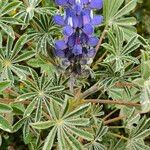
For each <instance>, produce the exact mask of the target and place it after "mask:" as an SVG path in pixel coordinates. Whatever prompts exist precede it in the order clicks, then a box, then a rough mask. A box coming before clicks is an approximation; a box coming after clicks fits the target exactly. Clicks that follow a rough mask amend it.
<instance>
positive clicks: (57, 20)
mask: <svg viewBox="0 0 150 150" xmlns="http://www.w3.org/2000/svg"><path fill="white" fill-rule="evenodd" d="M54 22H55V23H56V24H58V25H60V26H63V25H64V24H65V22H64V19H63V17H62V16H61V15H56V16H54Z"/></svg>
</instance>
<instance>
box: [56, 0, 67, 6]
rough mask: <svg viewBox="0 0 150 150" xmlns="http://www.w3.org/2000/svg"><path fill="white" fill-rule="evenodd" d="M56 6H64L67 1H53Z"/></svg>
mask: <svg viewBox="0 0 150 150" xmlns="http://www.w3.org/2000/svg"><path fill="white" fill-rule="evenodd" d="M55 3H56V5H58V6H65V5H66V4H67V0H55Z"/></svg>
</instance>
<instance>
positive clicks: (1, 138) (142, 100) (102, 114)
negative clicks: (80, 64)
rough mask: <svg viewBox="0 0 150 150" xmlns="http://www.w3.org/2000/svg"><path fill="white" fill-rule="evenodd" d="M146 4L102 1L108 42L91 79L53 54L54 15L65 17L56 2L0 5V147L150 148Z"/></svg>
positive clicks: (5, 1)
mask: <svg viewBox="0 0 150 150" xmlns="http://www.w3.org/2000/svg"><path fill="white" fill-rule="evenodd" d="M147 1H149V0H147ZM147 1H146V0H103V10H102V11H103V16H104V21H103V24H102V25H101V26H100V27H98V28H97V29H96V34H97V36H99V37H100V42H102V44H101V45H100V47H99V50H98V52H97V54H96V56H95V58H94V59H93V63H92V64H91V66H85V67H87V68H88V69H89V70H90V72H88V73H87V75H86V76H85V74H84V75H83V76H82V75H80V76H73V75H72V74H69V73H68V72H67V70H64V68H63V67H62V66H60V65H59V59H58V58H56V57H55V55H54V46H53V45H54V41H55V39H59V38H61V36H62V34H61V30H60V28H59V27H58V26H57V25H55V24H54V22H53V16H54V15H55V14H56V13H57V12H59V13H62V12H63V10H62V9H61V8H57V6H56V5H55V3H54V1H49V0H1V1H0V149H2V150H5V149H8V148H9V149H10V148H13V149H16V150H21V149H29V150H41V149H42V150H50V149H54V150H57V149H58V150H83V149H85V150H107V149H108V150H124V149H125V150H133V149H134V150H149V149H150V142H149V135H150V119H149V112H150V45H149V40H148V39H149V37H148V33H145V31H148V30H149V29H144V32H142V31H143V30H142V31H141V30H139V27H140V26H141V24H142V25H144V26H147V25H148V22H147V21H148V20H146V21H145V22H143V20H141V19H139V14H143V12H144V10H141V11H139V8H141V7H142V8H143V7H144V6H145V3H146V2H147ZM142 3H143V4H144V5H142ZM145 7H146V8H147V7H148V6H145ZM96 13H97V14H102V12H99V11H97V12H96ZM148 13H149V12H147V11H146V16H143V17H144V18H147V14H148ZM135 17H137V19H139V20H138V21H139V22H138V24H137V20H136V18H135ZM136 24H137V25H136ZM138 32H139V33H138ZM141 34H142V35H141ZM143 35H144V37H142V36H143ZM146 38H147V39H146ZM87 97H88V99H86V98H87ZM98 103H105V104H108V105H105V106H104V107H103V106H102V105H100V104H98ZM109 103H110V105H109ZM112 104H113V105H112ZM143 114H144V115H143ZM119 120H120V121H119ZM116 121H118V122H116ZM16 135H19V136H16ZM12 137H15V138H12ZM118 139H120V140H118ZM8 141H9V142H8ZM18 143H19V144H20V143H21V144H22V146H21V147H18V146H17V145H18ZM23 143H24V144H23ZM26 147H27V148H26Z"/></svg>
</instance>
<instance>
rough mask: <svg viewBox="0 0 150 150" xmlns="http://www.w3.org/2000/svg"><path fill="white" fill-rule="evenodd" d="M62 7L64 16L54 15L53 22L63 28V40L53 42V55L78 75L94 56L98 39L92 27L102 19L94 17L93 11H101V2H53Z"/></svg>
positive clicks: (82, 0) (85, 0) (72, 0)
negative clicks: (61, 59)
mask: <svg viewBox="0 0 150 150" xmlns="http://www.w3.org/2000/svg"><path fill="white" fill-rule="evenodd" d="M55 2H56V4H57V5H58V6H62V7H64V11H65V14H64V16H62V15H56V16H55V17H54V21H55V23H56V24H58V25H60V26H62V27H63V34H64V39H63V40H57V41H56V42H55V54H56V55H57V56H58V57H61V58H63V64H64V65H68V66H69V68H71V71H73V72H75V73H77V74H80V73H81V69H82V66H83V65H85V64H89V60H90V58H92V57H94V56H95V49H94V47H95V46H96V45H97V43H98V38H97V37H96V36H94V26H97V25H100V24H101V22H102V20H103V17H102V16H98V15H94V14H93V10H94V9H101V8H102V5H103V1H102V0H55Z"/></svg>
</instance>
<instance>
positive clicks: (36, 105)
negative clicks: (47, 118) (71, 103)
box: [17, 68, 65, 122]
mask: <svg viewBox="0 0 150 150" xmlns="http://www.w3.org/2000/svg"><path fill="white" fill-rule="evenodd" d="M29 72H30V76H31V78H28V79H26V80H23V81H22V82H23V83H24V84H25V87H26V88H27V90H26V91H25V93H23V94H21V95H19V96H18V97H17V100H18V101H20V102H21V101H25V100H28V101H30V103H29V105H28V106H27V108H26V110H25V112H24V116H32V114H34V116H33V117H34V119H35V121H36V122H37V121H40V119H41V117H42V111H43V109H44V107H43V106H44V105H45V106H46V108H47V111H48V112H49V114H51V111H50V110H49V104H50V101H55V102H57V103H58V104H59V105H62V104H63V99H62V98H63V97H64V96H65V93H64V91H65V90H64V86H63V85H54V83H53V77H51V78H49V77H48V76H47V75H46V74H45V73H43V74H42V75H41V76H39V75H38V74H37V73H36V71H35V70H33V69H31V68H30V69H29ZM33 112H35V113H33Z"/></svg>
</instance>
